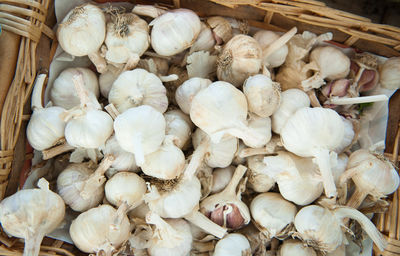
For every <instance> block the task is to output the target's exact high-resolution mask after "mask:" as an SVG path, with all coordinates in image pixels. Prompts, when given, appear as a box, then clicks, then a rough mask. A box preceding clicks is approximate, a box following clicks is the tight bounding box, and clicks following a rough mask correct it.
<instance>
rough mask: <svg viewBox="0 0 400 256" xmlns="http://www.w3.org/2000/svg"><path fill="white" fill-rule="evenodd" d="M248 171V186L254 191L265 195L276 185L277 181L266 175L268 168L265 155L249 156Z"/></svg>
mask: <svg viewBox="0 0 400 256" xmlns="http://www.w3.org/2000/svg"><path fill="white" fill-rule="evenodd" d="M246 160H247V167H248V168H249V171H248V176H249V179H248V184H249V187H250V188H252V189H253V190H254V191H256V192H259V193H263V192H267V191H269V190H270V189H271V188H272V187H273V186H274V185H275V180H274V179H272V178H271V177H270V176H268V175H267V174H265V172H264V169H265V168H266V166H265V164H264V162H263V160H264V156H263V155H255V156H249V157H247V158H246Z"/></svg>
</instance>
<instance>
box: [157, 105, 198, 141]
mask: <svg viewBox="0 0 400 256" xmlns="http://www.w3.org/2000/svg"><path fill="white" fill-rule="evenodd" d="M164 117H165V121H166V125H167V126H166V129H165V135H168V136H172V137H173V141H174V144H175V145H176V146H177V147H178V148H184V147H185V146H187V145H188V144H189V142H190V140H189V139H190V135H191V134H192V129H193V126H194V125H193V123H192V121H191V120H190V117H189V116H188V115H186V114H184V113H183V112H182V111H180V110H170V111H168V112H166V113H165V114H164Z"/></svg>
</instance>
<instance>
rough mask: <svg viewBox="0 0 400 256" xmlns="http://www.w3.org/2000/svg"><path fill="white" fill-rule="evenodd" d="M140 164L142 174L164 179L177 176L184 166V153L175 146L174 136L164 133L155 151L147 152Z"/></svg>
mask: <svg viewBox="0 0 400 256" xmlns="http://www.w3.org/2000/svg"><path fill="white" fill-rule="evenodd" d="M144 159H145V160H144V163H143V164H142V165H141V168H142V171H143V172H144V174H146V175H149V176H152V177H155V178H158V179H164V180H171V179H175V178H177V177H179V176H180V175H181V174H182V172H183V169H184V167H185V155H184V154H183V152H182V150H181V149H180V148H178V147H177V146H175V144H174V137H173V136H170V135H166V136H165V139H164V141H163V143H162V145H161V146H160V148H159V149H158V150H157V151H154V152H153V153H150V154H147V155H145V157H144Z"/></svg>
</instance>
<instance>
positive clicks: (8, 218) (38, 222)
mask: <svg viewBox="0 0 400 256" xmlns="http://www.w3.org/2000/svg"><path fill="white" fill-rule="evenodd" d="M38 186H39V189H37V188H36V189H24V190H20V191H18V192H17V193H15V194H13V195H11V196H9V197H6V198H4V199H3V200H2V201H1V203H0V222H1V226H2V228H3V230H4V231H5V232H6V233H7V234H9V235H11V236H14V237H18V238H23V239H25V248H24V255H26V256H27V255H29V256H38V255H39V252H40V244H41V243H42V240H43V237H44V236H45V235H47V234H49V233H51V232H52V231H53V230H54V229H56V228H57V227H58V226H59V225H60V224H61V222H62V221H63V219H64V215H65V204H64V201H63V200H62V198H61V197H60V196H59V195H57V194H56V193H54V192H52V191H51V190H50V189H49V183H48V182H47V181H46V180H45V179H44V178H42V179H40V180H39V182H38Z"/></svg>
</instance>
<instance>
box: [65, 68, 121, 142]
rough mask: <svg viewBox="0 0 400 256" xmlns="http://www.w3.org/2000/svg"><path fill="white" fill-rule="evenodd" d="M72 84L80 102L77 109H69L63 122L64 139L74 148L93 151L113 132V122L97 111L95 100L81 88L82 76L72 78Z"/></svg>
mask: <svg viewBox="0 0 400 256" xmlns="http://www.w3.org/2000/svg"><path fill="white" fill-rule="evenodd" d="M73 83H74V85H75V90H76V91H77V93H78V96H79V98H80V101H81V106H80V108H79V109H77V110H75V109H71V111H70V113H67V115H66V117H65V120H68V119H70V118H72V119H70V120H69V121H68V122H67V125H66V126H65V139H66V140H67V142H68V144H69V145H71V146H74V147H82V148H87V149H95V148H99V147H101V146H103V145H104V143H105V142H106V140H107V139H108V138H109V137H110V136H111V134H112V132H113V120H112V118H111V117H110V116H109V115H108V114H107V113H106V112H104V111H101V110H99V109H100V104H99V102H98V101H97V100H96V98H93V97H90V95H89V93H88V91H87V90H86V89H85V88H84V86H83V78H82V75H81V74H79V75H77V76H74V78H73Z"/></svg>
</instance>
